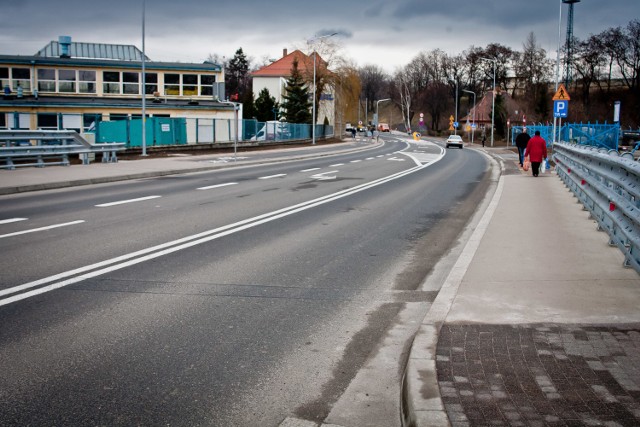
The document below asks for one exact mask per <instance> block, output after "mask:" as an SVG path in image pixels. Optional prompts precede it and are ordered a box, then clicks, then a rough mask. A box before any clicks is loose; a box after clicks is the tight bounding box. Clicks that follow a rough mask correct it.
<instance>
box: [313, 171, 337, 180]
mask: <svg viewBox="0 0 640 427" xmlns="http://www.w3.org/2000/svg"><path fill="white" fill-rule="evenodd" d="M337 172H338V171H329V172H322V173H317V174H315V175H311V178H313V179H318V180H328V179H336V175H333V176H326V175H327V174H330V173H337Z"/></svg>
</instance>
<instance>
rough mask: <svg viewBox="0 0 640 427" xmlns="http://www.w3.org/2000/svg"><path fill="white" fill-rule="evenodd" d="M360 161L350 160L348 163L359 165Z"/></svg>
mask: <svg viewBox="0 0 640 427" xmlns="http://www.w3.org/2000/svg"><path fill="white" fill-rule="evenodd" d="M361 161H362V160H351V162H349V163H360V162H361Z"/></svg>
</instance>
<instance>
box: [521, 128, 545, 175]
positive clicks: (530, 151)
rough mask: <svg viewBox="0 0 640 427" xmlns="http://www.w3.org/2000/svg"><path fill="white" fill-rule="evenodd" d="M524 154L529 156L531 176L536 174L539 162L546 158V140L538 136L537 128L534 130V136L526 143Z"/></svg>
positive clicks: (538, 171) (538, 169) (538, 170)
mask: <svg viewBox="0 0 640 427" xmlns="http://www.w3.org/2000/svg"><path fill="white" fill-rule="evenodd" d="M524 156H525V157H526V156H529V160H530V161H531V173H532V174H533V176H538V174H539V173H540V163H542V160H547V142H546V141H545V140H544V139H543V138H542V137H541V136H540V131H539V130H537V131H536V133H535V135H534V137H533V138H531V139H530V140H529V142H528V143H527V148H526V150H525V151H524Z"/></svg>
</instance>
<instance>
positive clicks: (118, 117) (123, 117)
mask: <svg viewBox="0 0 640 427" xmlns="http://www.w3.org/2000/svg"><path fill="white" fill-rule="evenodd" d="M127 119H129V115H128V114H122V113H110V114H109V120H110V121H112V122H115V121H117V120H127Z"/></svg>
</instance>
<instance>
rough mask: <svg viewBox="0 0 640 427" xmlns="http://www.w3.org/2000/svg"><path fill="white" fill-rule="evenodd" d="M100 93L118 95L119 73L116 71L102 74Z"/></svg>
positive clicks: (119, 91) (119, 90) (120, 91)
mask: <svg viewBox="0 0 640 427" xmlns="http://www.w3.org/2000/svg"><path fill="white" fill-rule="evenodd" d="M102 81H103V83H102V91H103V92H104V93H107V94H120V93H122V90H121V89H120V86H121V85H120V73H119V72H118V71H103V72H102Z"/></svg>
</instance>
